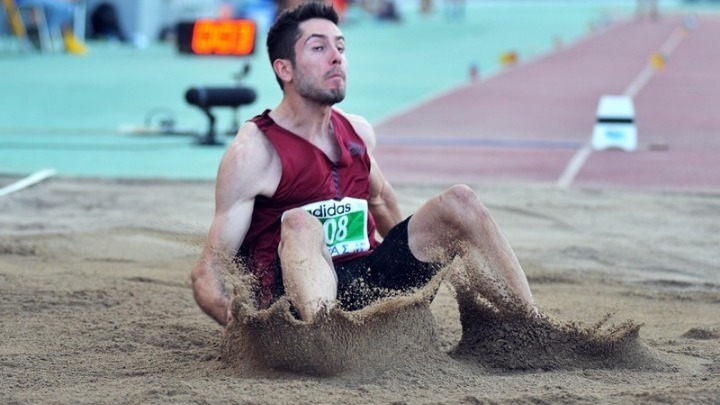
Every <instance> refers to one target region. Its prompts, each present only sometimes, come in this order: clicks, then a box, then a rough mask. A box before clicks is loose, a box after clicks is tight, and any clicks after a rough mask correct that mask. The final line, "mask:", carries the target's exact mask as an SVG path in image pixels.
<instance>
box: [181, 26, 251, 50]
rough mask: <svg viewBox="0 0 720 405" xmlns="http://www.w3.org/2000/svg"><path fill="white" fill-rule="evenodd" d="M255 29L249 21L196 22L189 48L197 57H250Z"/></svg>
mask: <svg viewBox="0 0 720 405" xmlns="http://www.w3.org/2000/svg"><path fill="white" fill-rule="evenodd" d="M255 29H256V28H255V22H253V21H251V20H197V21H195V24H194V27H193V32H192V43H191V45H190V46H191V48H192V51H193V52H194V53H196V54H199V55H213V54H214V55H235V56H246V55H250V54H252V52H253V50H254V48H255Z"/></svg>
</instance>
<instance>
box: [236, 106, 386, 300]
mask: <svg viewBox="0 0 720 405" xmlns="http://www.w3.org/2000/svg"><path fill="white" fill-rule="evenodd" d="M269 112H270V110H266V111H265V112H263V113H262V114H261V115H258V116H256V117H254V118H253V119H252V121H253V122H254V123H255V124H256V125H257V126H258V128H260V130H261V131H262V132H263V133H264V134H265V136H266V137H267V138H268V139H269V140H270V142H271V143H272V144H273V146H274V147H275V150H276V151H277V154H278V155H279V156H280V161H281V163H282V176H281V178H280V183H279V184H278V187H277V190H276V191H275V194H274V195H273V196H272V198H267V197H264V196H257V197H256V198H255V205H254V208H253V213H252V219H251V222H250V227H249V229H248V232H247V235H246V236H245V239H244V240H243V243H242V245H241V247H240V249H239V251H238V254H237V256H238V258H239V259H241V261H242V262H243V264H244V265H245V266H247V268H248V269H249V270H250V271H252V273H253V274H254V275H255V276H256V278H257V279H258V281H259V283H260V287H261V291H260V295H259V296H258V301H259V304H260V305H261V306H267V305H269V304H270V303H271V302H272V301H273V299H274V298H277V297H273V296H272V295H273V291H277V287H278V284H279V283H282V279H281V276H280V274H279V273H278V271H277V262H276V260H277V256H278V253H277V249H278V245H279V244H280V217H281V216H282V214H283V212H285V211H287V210H289V209H292V208H297V207H301V206H304V205H306V204H309V203H314V202H318V201H325V200H335V201H339V200H341V199H343V198H345V197H353V198H357V199H363V200H367V199H368V198H369V197H370V157H369V156H368V154H367V150H366V148H365V143H364V142H363V140H362V139H361V138H360V136H358V134H357V133H356V132H355V129H354V128H353V127H352V125H351V124H350V122H349V121H348V120H347V119H346V118H345V117H344V116H343V115H342V114H340V113H338V112H336V111H335V110H333V111H332V113H331V116H330V120H331V122H332V125H333V129H334V132H335V139H336V140H337V144H338V145H339V148H340V158H339V159H338V161H337V162H333V161H331V160H330V159H329V158H328V157H327V155H325V153H324V152H323V151H322V150H320V149H319V148H317V147H316V146H315V145H313V144H311V143H310V142H308V141H307V140H305V139H304V138H301V137H300V136H298V135H295V134H294V133H292V132H290V131H288V130H286V129H284V128H282V127H280V126H279V125H277V124H276V123H275V121H273V120H272V118H270V116H269ZM367 235H368V240H369V243H370V248H369V250H367V251H362V252H355V253H348V254H342V255H338V256H334V257H333V262H335V263H340V262H343V261H347V260H352V259H355V258H357V257H361V256H365V255H367V254H369V253H370V252H371V251H372V249H374V248H375V247H376V246H377V245H378V242H377V241H376V240H375V221H374V219H373V217H372V214H370V213H369V212H368V218H367Z"/></svg>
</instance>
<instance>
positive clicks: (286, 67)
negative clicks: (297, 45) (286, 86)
mask: <svg viewBox="0 0 720 405" xmlns="http://www.w3.org/2000/svg"><path fill="white" fill-rule="evenodd" d="M272 66H273V70H274V71H275V74H276V75H277V77H279V78H280V80H282V81H283V82H291V81H292V78H293V66H292V63H290V60H288V59H275V61H274V62H273V64H272Z"/></svg>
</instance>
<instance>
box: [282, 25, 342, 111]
mask: <svg viewBox="0 0 720 405" xmlns="http://www.w3.org/2000/svg"><path fill="white" fill-rule="evenodd" d="M300 32H302V35H301V36H300V39H299V40H298V41H297V42H296V43H295V65H294V75H293V80H294V84H295V90H296V91H297V93H298V94H299V95H300V96H302V97H303V98H305V99H307V100H308V101H312V102H314V103H317V104H320V105H333V104H336V103H339V102H341V101H342V100H343V99H344V98H345V84H346V83H345V73H346V70H347V60H346V59H345V38H344V37H343V36H342V32H340V29H339V28H338V27H337V26H336V25H335V24H333V23H332V22H331V21H328V20H325V19H319V18H314V19H311V20H307V21H304V22H303V23H301V24H300Z"/></svg>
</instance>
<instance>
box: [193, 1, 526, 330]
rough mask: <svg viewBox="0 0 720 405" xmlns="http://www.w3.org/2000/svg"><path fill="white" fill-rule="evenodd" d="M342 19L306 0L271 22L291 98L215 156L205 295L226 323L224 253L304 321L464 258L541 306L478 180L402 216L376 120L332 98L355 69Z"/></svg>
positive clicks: (196, 284) (201, 295)
mask: <svg viewBox="0 0 720 405" xmlns="http://www.w3.org/2000/svg"><path fill="white" fill-rule="evenodd" d="M337 22H338V16H337V14H336V13H335V11H334V10H333V8H332V7H330V6H327V5H325V4H324V3H322V2H309V3H303V4H301V5H300V6H297V7H295V8H293V9H289V10H286V11H284V12H283V13H281V15H280V16H279V17H278V19H277V21H276V22H275V23H274V24H273V26H272V27H271V28H270V31H269V32H268V37H267V47H268V53H269V56H270V62H271V64H272V68H273V70H274V72H275V75H276V78H277V81H278V83H279V84H280V87H281V88H282V90H283V99H282V101H281V102H280V104H279V105H278V106H277V107H276V108H274V109H272V110H267V111H265V112H264V113H262V114H261V115H258V116H256V117H255V118H253V119H252V120H250V121H248V122H246V123H245V124H244V125H243V126H242V127H241V128H240V130H239V132H238V134H237V136H236V138H235V140H234V141H233V143H232V144H231V145H229V147H228V149H227V151H226V153H225V155H224V156H223V159H222V161H221V163H220V168H219V170H218V177H217V185H216V207H215V217H214V219H213V221H212V224H211V227H210V232H209V235H208V238H207V243H206V246H205V248H204V250H203V253H202V257H201V258H200V260H199V262H198V264H197V265H196V267H195V268H194V269H193V271H192V284H193V291H194V295H195V300H196V301H197V303H198V305H199V306H200V308H202V310H203V311H205V313H207V314H208V315H209V316H210V317H212V318H213V319H215V320H216V321H217V322H218V323H220V324H222V325H225V324H227V323H228V322H229V321H230V320H231V319H232V314H231V311H230V303H231V299H230V297H229V296H228V293H227V292H226V290H225V286H224V277H223V272H224V271H225V269H226V265H227V258H228V257H232V258H234V259H235V260H236V261H237V262H238V263H239V264H240V265H241V266H242V267H243V268H245V269H247V270H248V271H249V272H251V273H252V274H253V275H254V276H255V279H256V280H257V282H258V288H257V294H256V295H257V305H258V306H259V307H261V308H266V307H268V306H269V305H271V304H272V303H273V302H274V301H276V300H277V299H278V298H279V297H281V296H282V295H286V296H287V297H288V298H289V300H290V302H291V303H292V306H293V308H294V310H295V311H296V314H297V315H298V316H299V317H300V318H301V319H302V320H305V321H308V322H310V321H312V320H313V319H314V317H315V316H316V315H317V314H318V313H319V312H320V311H323V310H327V309H329V308H332V307H334V306H336V305H339V306H340V307H341V308H343V309H346V310H355V309H358V308H362V307H363V306H365V305H367V304H369V303H370V302H372V301H373V300H376V299H378V298H380V297H383V296H386V295H388V294H392V293H394V292H398V291H406V290H408V289H411V288H414V287H419V286H422V285H424V284H425V283H426V282H427V281H428V280H430V278H431V277H432V276H433V275H434V274H435V273H436V272H437V271H438V270H439V269H440V268H441V267H442V266H444V265H445V264H448V263H449V262H450V261H451V260H453V258H455V257H457V258H459V260H460V265H459V266H456V267H458V268H462V269H463V270H462V271H461V270H457V271H456V272H455V273H454V275H453V277H452V281H451V282H453V283H454V284H455V285H456V286H458V287H462V288H473V289H475V290H476V291H478V292H479V293H482V294H483V296H485V298H487V299H488V300H490V301H491V302H493V303H496V304H498V305H502V304H510V303H512V304H514V305H515V306H516V307H519V308H520V309H521V310H524V311H527V312H528V313H534V312H535V311H536V310H535V306H534V302H533V298H532V295H531V292H530V288H529V286H528V283H527V279H526V277H525V274H524V272H523V270H522V268H521V267H520V264H519V262H518V260H517V258H516V256H515V254H514V253H513V251H512V249H511V248H510V246H509V244H508V242H507V240H506V239H505V237H504V236H503V235H502V234H501V232H500V230H499V228H498V226H497V225H496V223H495V222H494V220H493V219H492V217H491V216H490V214H489V212H488V210H487V209H486V208H485V207H484V206H483V205H482V204H481V203H480V200H479V199H478V197H477V196H476V195H475V194H474V193H473V191H472V190H471V189H470V188H468V187H466V186H463V185H456V186H453V187H451V188H450V189H448V190H447V191H445V192H443V193H442V194H440V195H437V196H435V197H433V198H431V199H430V200H428V201H427V202H426V203H425V204H424V205H423V206H422V207H420V208H419V209H418V210H417V212H416V213H415V214H414V215H412V216H410V217H409V218H407V219H404V220H403V217H402V214H401V212H400V209H399V207H398V204H397V200H396V195H395V192H394V191H393V188H392V187H391V185H390V184H389V183H388V182H387V180H386V179H385V178H384V176H383V174H382V172H381V171H380V168H379V166H378V164H377V162H376V161H375V159H374V158H373V156H372V151H373V148H374V146H375V134H374V132H373V129H372V127H371V126H370V124H369V123H368V122H367V121H366V120H365V119H363V118H362V117H359V116H357V115H352V114H347V113H344V112H341V111H340V110H337V109H335V108H333V106H334V105H335V104H336V103H339V102H340V101H342V100H343V99H344V97H345V85H346V72H347V61H346V57H345V38H344V37H343V34H342V32H341V31H340V29H339V28H338V26H337Z"/></svg>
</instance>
